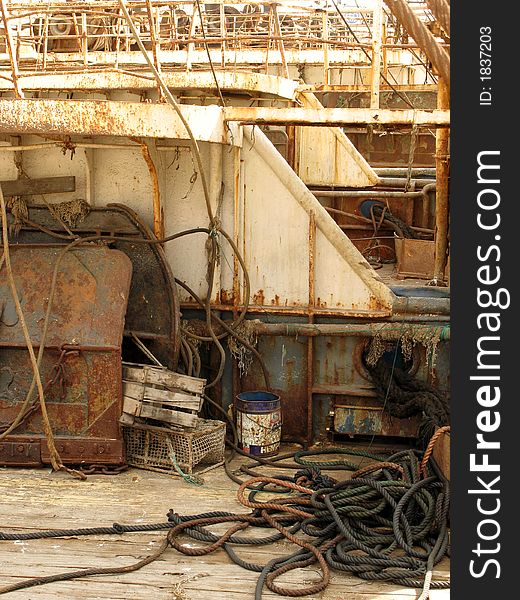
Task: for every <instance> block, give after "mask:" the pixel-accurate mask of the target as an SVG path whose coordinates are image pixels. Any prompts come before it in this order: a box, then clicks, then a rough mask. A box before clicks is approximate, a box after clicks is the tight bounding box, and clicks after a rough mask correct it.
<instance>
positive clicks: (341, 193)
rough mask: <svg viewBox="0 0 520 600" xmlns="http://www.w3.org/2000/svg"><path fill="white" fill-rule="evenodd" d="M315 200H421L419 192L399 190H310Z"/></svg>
mask: <svg viewBox="0 0 520 600" xmlns="http://www.w3.org/2000/svg"><path fill="white" fill-rule="evenodd" d="M311 191H312V193H313V194H314V195H315V196H316V197H317V198H421V197H422V195H423V193H422V191H421V192H403V191H401V190H384V191H383V190H359V191H358V190H311Z"/></svg>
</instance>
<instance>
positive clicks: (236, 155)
mask: <svg viewBox="0 0 520 600" xmlns="http://www.w3.org/2000/svg"><path fill="white" fill-rule="evenodd" d="M240 172H241V168H240V148H239V147H238V146H236V147H234V148H233V241H234V242H235V245H236V247H237V248H238V247H239V243H240V242H239V240H240V218H239V216H240V189H241V186H240V183H241V177H240ZM240 302H241V297H240V280H239V264H238V258H237V255H236V253H233V320H236V318H237V317H238V307H239V306H240ZM240 392H241V386H240V373H239V371H238V365H237V361H236V359H234V358H232V359H231V393H232V399H231V405H232V406H234V403H235V398H236V397H237V396H238V394H240Z"/></svg>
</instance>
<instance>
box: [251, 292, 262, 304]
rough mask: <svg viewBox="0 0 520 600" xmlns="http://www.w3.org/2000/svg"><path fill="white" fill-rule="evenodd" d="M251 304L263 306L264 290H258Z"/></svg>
mask: <svg viewBox="0 0 520 600" xmlns="http://www.w3.org/2000/svg"><path fill="white" fill-rule="evenodd" d="M253 304H259V305H260V306H263V305H264V304H265V296H264V290H258V292H256V294H253Z"/></svg>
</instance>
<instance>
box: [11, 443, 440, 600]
mask: <svg viewBox="0 0 520 600" xmlns="http://www.w3.org/2000/svg"><path fill="white" fill-rule="evenodd" d="M327 454H335V455H338V454H341V455H355V456H356V455H357V456H363V457H364V458H363V460H365V459H370V460H369V461H368V462H369V464H368V463H367V465H366V466H365V467H363V468H361V469H360V468H359V467H360V466H361V464H360V462H359V460H357V461H356V464H354V463H353V462H350V460H343V459H342V458H341V459H340V460H337V459H336V460H332V461H325V462H323V458H324V455H327ZM421 456H422V452H419V451H417V450H406V451H402V452H398V453H395V454H393V455H390V456H378V455H369V454H367V453H362V452H356V451H350V450H344V449H337V448H336V449H326V450H317V451H299V452H297V453H296V454H295V455H294V460H295V462H296V463H298V464H300V465H302V467H304V468H303V469H301V470H300V471H298V472H297V473H296V475H295V476H294V477H293V478H289V477H288V476H284V475H281V476H279V477H277V478H272V477H264V476H259V477H254V478H253V479H250V480H248V481H246V482H244V483H243V484H242V485H241V486H240V488H239V490H238V493H237V498H238V501H239V502H240V503H241V504H242V505H243V506H245V507H247V508H250V509H252V510H251V512H249V513H246V514H235V513H229V512H211V513H205V514H199V515H190V516H181V515H178V514H177V513H176V512H174V511H173V510H171V511H170V512H169V514H168V520H169V524H168V525H167V526H169V531H168V533H167V536H166V538H165V540H164V541H163V543H162V545H161V547H160V548H159V550H158V551H156V552H155V553H154V554H152V555H150V556H148V557H146V558H145V559H142V560H141V561H139V562H138V563H135V564H134V565H129V566H126V567H107V568H104V569H86V570H82V571H74V572H67V573H62V574H59V575H52V576H49V577H40V578H35V579H31V580H27V581H21V582H18V583H16V584H13V585H11V586H8V587H4V588H2V589H0V593H5V592H8V591H14V590H15V589H23V588H26V587H30V586H33V585H41V584H43V583H50V582H51V581H60V580H65V579H74V578H78V577H85V576H87V575H104V574H114V573H118V572H120V573H122V572H130V571H132V570H136V569H138V568H141V567H142V566H144V565H145V564H149V563H150V562H152V561H153V560H156V559H157V558H158V557H159V556H161V555H162V554H163V553H164V552H165V551H166V550H167V549H168V547H173V548H175V549H176V550H177V551H179V552H181V553H183V554H185V555H188V556H203V555H207V554H210V553H212V552H215V551H217V550H218V549H220V548H222V549H223V550H224V551H225V552H226V553H227V554H228V556H229V558H230V559H231V560H232V561H233V562H235V563H236V564H238V565H240V566H241V567H243V568H245V569H248V570H250V571H255V572H258V573H259V577H258V580H257V585H256V592H255V599H256V600H260V599H261V597H262V590H263V589H264V587H265V586H267V587H268V588H269V589H270V590H271V591H273V592H275V593H277V594H281V595H284V596H292V597H299V596H305V595H308V594H316V593H319V592H320V591H321V590H323V589H325V588H326V587H327V585H328V583H329V580H330V572H331V570H337V571H343V572H346V573H350V574H352V575H355V576H357V577H361V578H363V579H366V580H370V581H386V582H392V583H396V584H399V585H405V586H408V587H423V584H424V582H425V581H427V583H428V587H429V586H431V587H434V588H447V587H449V585H450V584H449V581H430V579H431V574H432V572H433V568H434V566H435V565H436V564H437V563H438V562H439V561H440V560H441V559H442V558H443V556H444V555H445V554H446V553H447V551H448V547H449V534H448V512H449V502H450V496H449V489H448V483H447V481H445V480H444V479H443V478H442V476H441V475H440V474H439V473H438V472H437V471H434V470H432V469H435V467H434V466H433V467H432V466H431V465H428V464H427V465H426V466H425V471H424V476H423V477H421V475H420V469H419V460H420V458H421ZM316 459H317V460H316ZM361 462H363V461H361ZM320 466H325V467H326V468H332V469H335V470H338V471H341V470H345V469H347V470H355V469H356V472H354V473H353V474H352V477H351V478H350V479H347V480H345V481H339V482H338V481H336V480H335V479H332V478H330V477H328V476H324V475H322V474H321V473H320ZM296 481H299V482H300V483H305V484H306V485H305V486H302V485H299V484H298V483H296ZM324 485H325V486H328V487H320V486H324ZM312 488H319V489H312ZM266 491H271V492H272V491H277V492H285V493H284V494H283V495H281V496H280V495H276V496H273V495H270V496H269V497H268V498H267V499H265V498H264V499H262V500H260V499H259V494H260V493H262V492H266ZM219 524H229V528H228V529H227V531H226V532H225V533H215V532H213V531H211V530H210V529H209V528H210V527H211V526H214V525H219ZM164 527H165V524H164V523H163V524H151V525H148V526H143V525H140V526H139V530H140V531H143V530H144V529H146V528H149V529H150V530H151V529H161V528H164ZM257 528H261V529H266V530H267V535H261V536H258V533H257V535H252V531H251V532H246V530H252V529H256V530H257ZM110 529H111V528H105V532H109V533H122V532H123V531H132V530H134V531H135V528H133V526H126V527H125V526H121V525H118V526H117V528H116V527H115V526H114V528H112V529H113V531H109V530H110ZM257 531H258V530H257ZM87 532H88V534H92V533H96V530H95V529H92V528H91V529H89V530H77V531H74V530H71V531H69V532H64V531H63V530H61V531H59V532H56V535H61V536H63V535H85V534H87ZM239 532H240V535H237V534H238V533H239ZM39 533H40V535H39V536H38V533H37V532H33V533H32V534H30V535H32V536H33V537H50V535H51V534H50V533H49V532H39ZM42 534H44V535H42ZM14 535H16V534H14ZM18 535H19V536H25V537H24V539H27V534H18ZM3 536H9V537H8V538H7V537H3ZM181 536H188V537H189V538H192V539H194V540H197V541H199V542H203V544H201V545H197V546H195V547H194V545H193V543H191V542H190V543H185V542H183V540H182V539H181ZM2 537H3V539H13V534H1V533H0V539H2ZM282 539H285V540H287V541H288V542H291V543H292V544H293V547H294V550H293V551H292V552H291V553H290V554H288V555H286V556H282V557H277V558H273V559H272V560H270V561H269V562H268V563H267V564H263V565H262V564H254V563H252V562H249V561H247V560H244V559H243V558H242V557H240V555H239V550H238V549H239V548H241V547H247V546H250V545H265V544H271V543H273V542H276V541H278V540H282ZM316 564H317V565H318V567H319V570H320V575H319V579H318V580H317V581H312V582H310V583H308V582H307V581H305V582H302V583H301V584H300V585H298V586H295V584H286V583H281V582H280V581H279V577H280V576H281V575H283V574H284V573H287V572H288V571H292V570H294V569H300V568H303V567H307V566H309V565H316Z"/></svg>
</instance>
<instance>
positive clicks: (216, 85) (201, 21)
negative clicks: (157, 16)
mask: <svg viewBox="0 0 520 600" xmlns="http://www.w3.org/2000/svg"><path fill="white" fill-rule="evenodd" d="M196 2H197V10H198V13H199V18H200V28H201V32H202V37H203V39H204V46H205V48H206V54H207V55H208V61H209V66H210V68H211V72H212V73H213V79H214V80H215V87H216V88H217V92H218V95H219V98H220V102H221V104H222V106H226V103H225V102H224V97H223V96H222V91H221V90H220V85H219V84H218V79H217V74H216V73H215V68H214V67H213V61H212V60H211V54H210V52H209V46H208V40H207V38H206V30H205V28H204V21H203V19H202V10H201V8H200V0H196ZM193 18H195V15H193Z"/></svg>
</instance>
